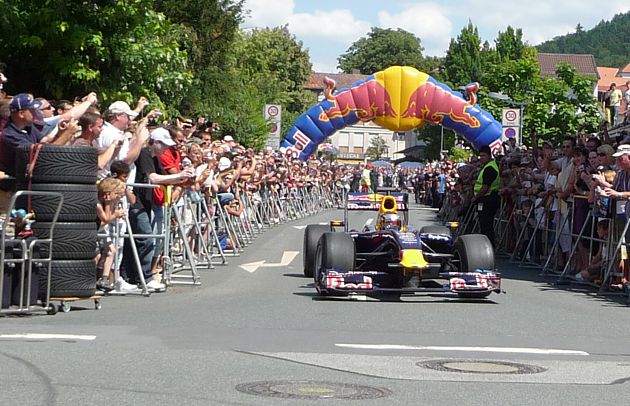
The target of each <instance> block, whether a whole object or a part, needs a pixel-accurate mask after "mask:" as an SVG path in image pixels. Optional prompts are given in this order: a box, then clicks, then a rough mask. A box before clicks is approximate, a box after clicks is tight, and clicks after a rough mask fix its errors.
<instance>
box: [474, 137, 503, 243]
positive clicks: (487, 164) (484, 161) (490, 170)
mask: <svg viewBox="0 0 630 406" xmlns="http://www.w3.org/2000/svg"><path fill="white" fill-rule="evenodd" d="M479 162H481V165H482V169H481V171H480V172H479V176H477V182H476V183H475V186H474V192H475V194H474V196H473V199H472V203H473V204H477V211H478V218H479V228H480V231H481V234H485V235H486V236H487V237H488V239H489V240H490V242H491V243H492V245H493V246H494V215H495V214H496V212H497V210H498V209H499V204H500V203H501V200H500V198H499V188H500V183H501V178H500V177H499V166H498V165H497V162H496V161H495V160H494V159H492V151H491V150H490V147H489V146H487V145H486V146H483V147H481V148H480V149H479Z"/></svg>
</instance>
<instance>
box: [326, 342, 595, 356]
mask: <svg viewBox="0 0 630 406" xmlns="http://www.w3.org/2000/svg"><path fill="white" fill-rule="evenodd" d="M335 346H336V347H343V348H358V349H363V350H424V351H466V352H500V353H513V354H544V355H590V354H589V353H588V352H584V351H577V350H557V349H550V348H519V347H441V346H430V345H429V346H421V345H398V344H335Z"/></svg>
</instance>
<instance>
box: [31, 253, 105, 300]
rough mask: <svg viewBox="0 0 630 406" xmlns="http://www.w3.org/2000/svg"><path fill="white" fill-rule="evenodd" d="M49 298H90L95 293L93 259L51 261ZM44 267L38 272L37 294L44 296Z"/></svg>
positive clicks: (45, 286)
mask: <svg viewBox="0 0 630 406" xmlns="http://www.w3.org/2000/svg"><path fill="white" fill-rule="evenodd" d="M51 268H52V269H51V274H50V297H90V296H94V293H96V263H95V262H94V260H93V259H85V260H74V261H52V265H51ZM46 270H47V268H46V265H44V266H43V267H42V268H41V270H40V272H39V292H40V296H41V297H42V298H45V296H46V288H47V284H46V282H47V281H46V275H47V272H46Z"/></svg>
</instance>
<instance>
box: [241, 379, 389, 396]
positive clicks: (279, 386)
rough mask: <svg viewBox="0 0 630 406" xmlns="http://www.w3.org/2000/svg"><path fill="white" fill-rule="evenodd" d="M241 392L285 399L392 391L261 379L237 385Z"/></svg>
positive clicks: (370, 394)
mask: <svg viewBox="0 0 630 406" xmlns="http://www.w3.org/2000/svg"><path fill="white" fill-rule="evenodd" d="M236 390H237V391H239V392H243V393H247V394H249V395H258V396H269V397H274V398H284V399H351V400H361V399H377V398H382V397H385V396H389V395H391V394H392V392H391V391H390V390H389V389H385V388H376V387H374V386H363V385H353V384H350V383H337V382H322V381H261V382H249V383H242V384H240V385H237V386H236Z"/></svg>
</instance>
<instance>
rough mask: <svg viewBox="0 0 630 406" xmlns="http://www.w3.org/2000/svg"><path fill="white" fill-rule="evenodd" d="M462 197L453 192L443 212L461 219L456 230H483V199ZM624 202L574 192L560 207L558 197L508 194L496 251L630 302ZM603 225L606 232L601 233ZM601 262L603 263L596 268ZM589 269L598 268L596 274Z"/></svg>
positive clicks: (497, 226)
mask: <svg viewBox="0 0 630 406" xmlns="http://www.w3.org/2000/svg"><path fill="white" fill-rule="evenodd" d="M459 199H460V196H458V195H456V194H454V193H450V194H447V196H446V198H445V199H444V202H443V206H442V208H441V209H440V212H439V214H438V216H439V218H440V219H441V220H442V221H444V222H458V223H459V224H458V227H457V229H456V231H455V234H456V235H460V234H469V233H477V232H479V221H478V218H477V205H475V204H461V203H460V204H458V202H459ZM466 200H467V199H465V198H464V201H466ZM623 203H625V201H620V200H614V199H612V198H608V200H607V201H606V200H605V199H604V198H602V197H597V198H596V200H595V202H589V200H588V196H582V195H574V196H572V197H570V198H569V199H568V201H567V202H566V207H563V208H560V207H557V201H556V204H554V202H553V200H552V199H547V200H545V199H536V200H534V199H533V198H531V197H529V196H523V195H516V196H515V197H513V196H502V199H501V206H500V208H499V210H498V211H497V214H496V216H495V219H494V230H495V236H496V241H494V243H495V253H496V255H497V256H503V257H505V258H507V259H509V261H510V262H511V263H514V264H517V265H518V266H519V267H523V268H538V269H540V270H541V275H542V276H545V277H552V278H555V279H556V281H555V282H556V284H558V285H562V284H579V285H588V286H591V287H593V288H595V289H597V293H598V294H599V295H618V296H625V297H626V303H627V304H630V289H628V291H627V292H623V287H622V286H621V284H620V283H619V281H620V280H621V279H622V278H623V277H624V275H627V271H626V273H624V269H627V267H628V266H629V265H628V263H627V262H628V249H629V248H628V246H629V245H630V238H628V237H629V235H628V234H629V233H628V231H629V230H628V229H629V225H630V221H628V220H626V218H625V211H624V210H623ZM604 224H605V225H607V227H605V226H604ZM598 228H601V229H602V231H604V230H605V232H602V233H601V234H598ZM594 261H595V263H594ZM597 264H600V265H599V267H598V268H599V269H592V268H593V267H592V265H597ZM583 271H592V274H591V276H592V278H588V277H587V278H585V277H584V276H583V273H584V272H583Z"/></svg>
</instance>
